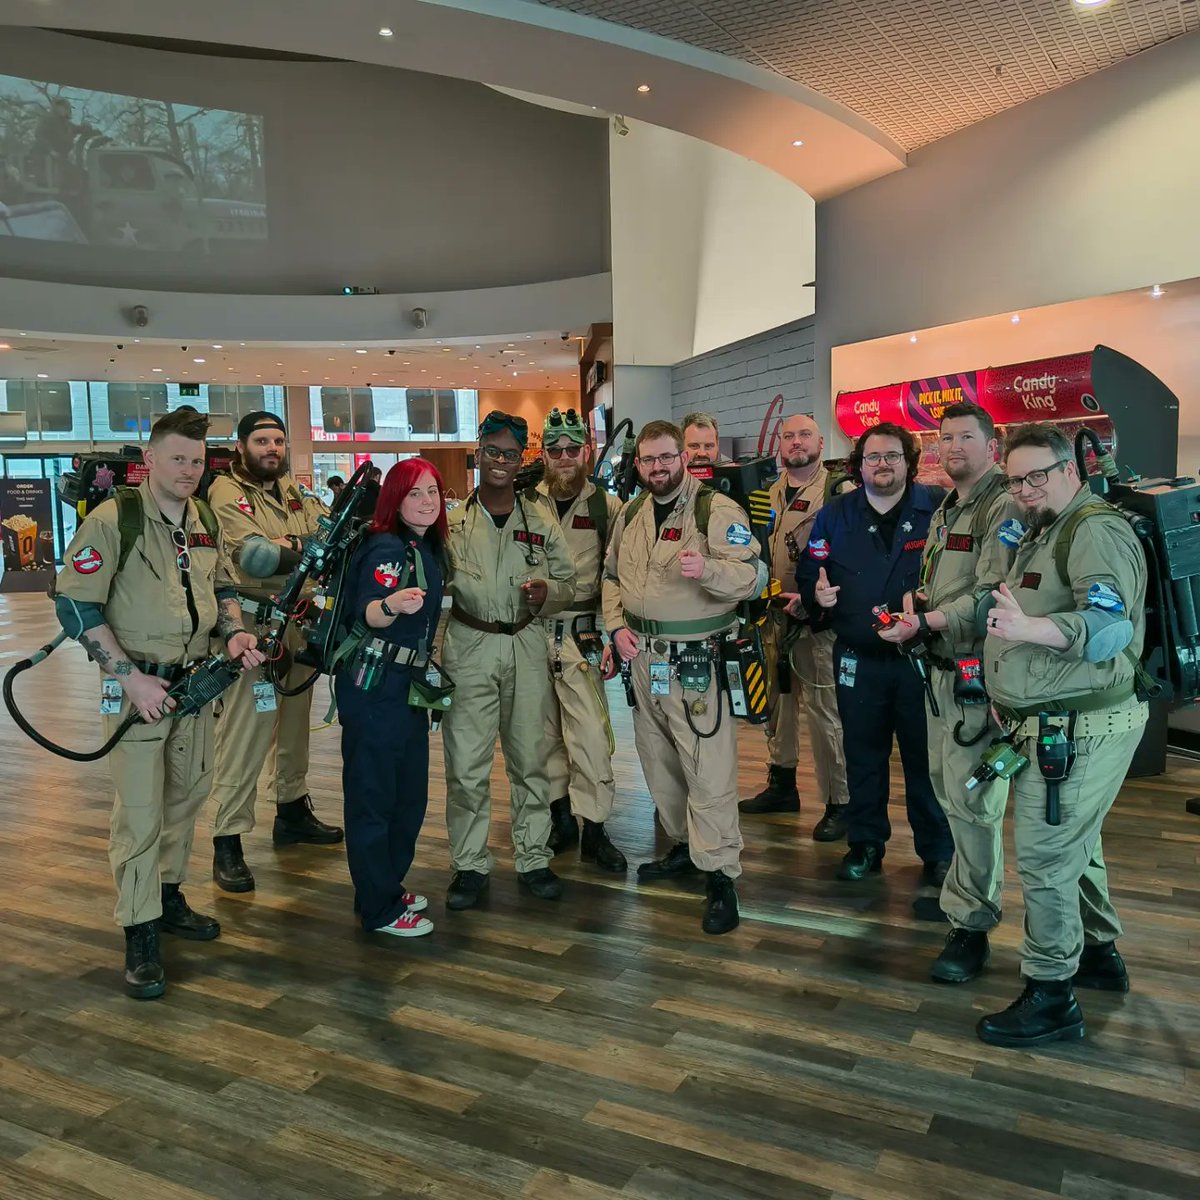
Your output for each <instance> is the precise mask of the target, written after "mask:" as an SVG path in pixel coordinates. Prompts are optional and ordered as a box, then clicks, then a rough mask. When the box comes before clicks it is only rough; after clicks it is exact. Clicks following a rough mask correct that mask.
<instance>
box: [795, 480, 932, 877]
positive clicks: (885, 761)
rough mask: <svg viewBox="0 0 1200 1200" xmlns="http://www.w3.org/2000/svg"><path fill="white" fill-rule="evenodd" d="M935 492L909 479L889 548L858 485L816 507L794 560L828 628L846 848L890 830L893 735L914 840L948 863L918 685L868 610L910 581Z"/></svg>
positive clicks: (816, 615) (817, 620)
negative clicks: (832, 589) (830, 601)
mask: <svg viewBox="0 0 1200 1200" xmlns="http://www.w3.org/2000/svg"><path fill="white" fill-rule="evenodd" d="M943 494H944V493H943V492H942V490H941V489H940V488H931V487H926V486H925V485H924V484H919V483H914V484H910V485H909V488H908V491H907V493H906V494H905V496H904V499H903V500H902V501H901V502H900V506H899V509H900V511H899V514H898V518H897V525H896V533H895V537H894V538H893V540H892V544H891V546H890V547H888V546H887V545H886V544H885V542H884V539H883V537H882V536H881V535H880V533H879V532H878V514H877V513H876V512H875V510H874V509H873V508H872V507H871V505H870V503H869V502H868V500H867V493H866V491H865V490H864V489H863V488H859V489H858V490H857V491H854V492H849V493H846V494H844V495H841V496H837V497H835V498H834V499H832V500H830V502H829V503H828V504H826V505H824V506H823V507H822V509H821V511H820V512H819V513H818V514H817V519H816V520H815V521H814V522H813V526H812V529H811V531H810V532H809V542H808V547H807V549H806V550H805V552H804V553H803V554H802V555H801V556H800V561H799V563H798V564H797V566H796V583H797V585H798V588H799V592H800V596H801V598H802V600H803V603H804V607H805V608H806V609H807V611H808V612H809V613H811V614H813V624H814V626H816V627H817V628H820V629H826V628H832V629H833V630H834V632H835V633H836V634H837V641H836V642H835V643H834V647H833V669H834V676H835V678H836V680H837V704H838V714H839V715H840V717H841V719H842V738H843V740H844V742H845V748H846V785H847V789H848V791H849V793H850V804H849V807H848V809H847V812H846V819H847V833H846V840H847V841H848V842H849V843H850V845H852V846H854V845H858V844H861V843H872V844H874V845H876V846H878V847H879V849H880V851H881V852H882V851H883V848H884V846H885V844H886V843H887V841H888V839H889V838H890V837H891V835H892V826H891V822H890V821H889V819H888V794H889V791H890V787H889V763H890V759H891V755H892V738H893V736H894V737H895V739H896V741H897V743H898V744H899V746H900V761H901V763H902V764H903V766H904V796H905V803H906V806H907V810H908V823H909V825H910V826H911V827H912V832H913V845H914V848H915V849H916V852H917V854H918V855H919V856H920V858H921V861H922V862H927V863H934V862H949V861H950V858H951V856H952V855H953V852H954V841H953V839H952V837H951V835H950V826H949V825H948V824H947V822H946V817H945V815H944V814H943V812H942V809H941V805H939V804H938V802H937V797H936V796H935V795H934V791H933V784H932V783H931V782H930V780H929V751H928V745H927V742H926V730H925V693H924V688H923V686H922V684H921V680H920V678H919V677H918V675H917V673H916V671H915V670H914V669H913V667H912V664H911V663H910V662H909V661H908V660H907V659H906V658H904V657H903V656H902V655H901V654H900V653H899V651H898V650H897V649H896V647H894V646H892V645H889V644H888V643H887V642H885V641H883V640H882V639H881V638H880V637H879V635H878V634H877V633H876V632H875V629H874V620H875V618H874V617H873V616H872V614H871V609H872V608H873V607H874V606H875V605H877V604H882V605H884V606H886V607H887V609H888V610H889V611H890V612H899V611H900V609H901V607H902V605H903V601H904V593H905V592H910V591H914V590H915V589H916V587H917V583H918V580H919V574H920V568H921V554H922V552H923V550H924V548H925V538H926V535H927V534H928V532H929V525H930V521H931V519H932V517H933V513H934V510H935V509H936V508H937V506H938V503H939V502H940V500H941V498H942V495H943ZM822 567H824V568H825V573H826V574H827V575H828V577H829V582H830V583H831V584H834V585H836V586H839V587H840V588H841V591H840V592H839V593H838V599H837V604H836V605H835V606H834V607H833V608H829V609H825V608H821V607H820V606H819V605H818V604H817V603H816V600H815V598H814V592H815V590H816V585H817V575H818V573H819V571H820V569H821V568H822Z"/></svg>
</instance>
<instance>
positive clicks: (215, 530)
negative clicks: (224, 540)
mask: <svg viewBox="0 0 1200 1200" xmlns="http://www.w3.org/2000/svg"><path fill="white" fill-rule="evenodd" d="M192 503H193V504H194V505H195V506H196V515H197V516H198V517H199V518H200V524H201V525H203V526H204V532H205V533H207V534H208V536H209V537H210V538H212V540H213V542H214V543H215V542H216V541H217V539H218V538H219V537H220V535H221V527H220V526H219V525H218V524H217V514H216V513H215V512H213V510H212V506H211V505H210V504H209V503H208V501H207V500H198V499H197V498H196V497H195V496H193V497H192Z"/></svg>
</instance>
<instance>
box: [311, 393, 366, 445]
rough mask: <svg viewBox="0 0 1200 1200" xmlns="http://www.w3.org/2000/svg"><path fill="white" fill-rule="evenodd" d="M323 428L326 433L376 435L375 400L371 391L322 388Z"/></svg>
mask: <svg viewBox="0 0 1200 1200" xmlns="http://www.w3.org/2000/svg"><path fill="white" fill-rule="evenodd" d="M321 428H322V429H324V430H325V432H326V433H351V434H359V433H374V432H375V399H374V397H373V396H372V395H371V389H370V388H344V387H329V388H322V389H321Z"/></svg>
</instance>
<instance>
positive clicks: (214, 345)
mask: <svg viewBox="0 0 1200 1200" xmlns="http://www.w3.org/2000/svg"><path fill="white" fill-rule="evenodd" d="M213 349H214V350H224V349H225V347H224V346H218V345H217V344H216V343H215V342H214V343H213Z"/></svg>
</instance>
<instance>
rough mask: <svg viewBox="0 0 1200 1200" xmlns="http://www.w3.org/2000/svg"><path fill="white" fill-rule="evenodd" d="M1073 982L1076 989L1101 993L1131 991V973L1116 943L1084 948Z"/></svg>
mask: <svg viewBox="0 0 1200 1200" xmlns="http://www.w3.org/2000/svg"><path fill="white" fill-rule="evenodd" d="M1071 982H1072V983H1073V984H1074V985H1075V986H1076V987H1081V988H1092V989H1094V990H1095V991H1099V992H1127V991H1129V972H1128V971H1126V970H1125V960H1124V959H1123V958H1122V957H1121V954H1120V952H1119V951H1118V950H1117V944H1116V942H1100V943H1098V944H1097V945H1094V946H1084V948H1083V954H1082V955H1081V956H1080V958H1079V969H1078V970H1077V971H1076V972H1075V978H1074V979H1072V980H1071Z"/></svg>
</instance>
